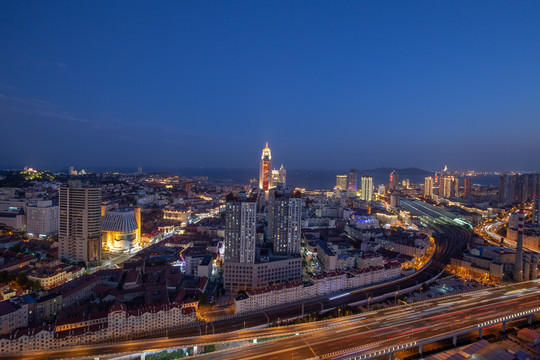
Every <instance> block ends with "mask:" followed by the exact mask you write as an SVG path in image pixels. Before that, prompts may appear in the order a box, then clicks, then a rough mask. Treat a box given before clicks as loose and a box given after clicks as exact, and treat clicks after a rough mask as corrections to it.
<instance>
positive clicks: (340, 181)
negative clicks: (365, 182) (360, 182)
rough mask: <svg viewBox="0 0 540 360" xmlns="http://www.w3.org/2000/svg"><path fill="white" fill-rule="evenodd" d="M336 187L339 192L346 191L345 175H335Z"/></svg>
mask: <svg viewBox="0 0 540 360" xmlns="http://www.w3.org/2000/svg"><path fill="white" fill-rule="evenodd" d="M336 186H337V187H338V188H340V189H341V190H347V175H337V176H336Z"/></svg>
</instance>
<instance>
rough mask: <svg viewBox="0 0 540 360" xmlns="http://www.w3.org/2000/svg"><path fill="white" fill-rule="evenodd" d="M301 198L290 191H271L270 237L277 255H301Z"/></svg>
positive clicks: (269, 211)
mask: <svg viewBox="0 0 540 360" xmlns="http://www.w3.org/2000/svg"><path fill="white" fill-rule="evenodd" d="M302 206H303V201H302V199H301V198H295V197H292V196H291V194H290V193H289V191H288V190H278V189H272V190H270V196H269V199H268V237H269V238H270V241H271V242H272V243H273V244H274V253H276V254H300V243H301V241H302Z"/></svg>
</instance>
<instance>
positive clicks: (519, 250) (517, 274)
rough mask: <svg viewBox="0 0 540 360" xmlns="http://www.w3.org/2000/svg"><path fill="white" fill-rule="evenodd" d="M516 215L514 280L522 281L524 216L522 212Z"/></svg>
mask: <svg viewBox="0 0 540 360" xmlns="http://www.w3.org/2000/svg"><path fill="white" fill-rule="evenodd" d="M517 214H518V236H517V242H516V257H515V260H514V280H516V281H523V226H524V214H523V211H522V210H519V211H518V212H517Z"/></svg>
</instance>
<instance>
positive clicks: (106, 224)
mask: <svg viewBox="0 0 540 360" xmlns="http://www.w3.org/2000/svg"><path fill="white" fill-rule="evenodd" d="M101 239H102V244H103V247H104V248H106V249H108V250H110V251H118V252H122V251H129V250H131V249H133V248H137V247H140V246H141V209H140V208H134V209H114V210H111V211H107V213H106V214H105V218H104V219H103V221H102V222H101Z"/></svg>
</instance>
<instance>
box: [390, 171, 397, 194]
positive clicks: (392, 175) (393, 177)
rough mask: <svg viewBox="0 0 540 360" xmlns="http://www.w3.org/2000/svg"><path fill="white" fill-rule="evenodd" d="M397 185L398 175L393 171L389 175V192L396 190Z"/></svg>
mask: <svg viewBox="0 0 540 360" xmlns="http://www.w3.org/2000/svg"><path fill="white" fill-rule="evenodd" d="M398 184H399V175H398V173H397V172H396V170H393V171H392V172H391V173H390V182H389V184H388V188H389V189H390V190H396V189H397V188H398Z"/></svg>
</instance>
